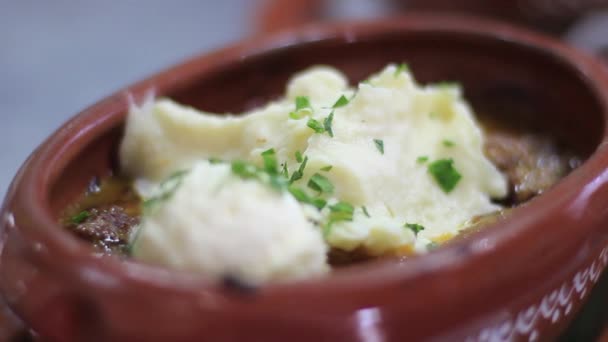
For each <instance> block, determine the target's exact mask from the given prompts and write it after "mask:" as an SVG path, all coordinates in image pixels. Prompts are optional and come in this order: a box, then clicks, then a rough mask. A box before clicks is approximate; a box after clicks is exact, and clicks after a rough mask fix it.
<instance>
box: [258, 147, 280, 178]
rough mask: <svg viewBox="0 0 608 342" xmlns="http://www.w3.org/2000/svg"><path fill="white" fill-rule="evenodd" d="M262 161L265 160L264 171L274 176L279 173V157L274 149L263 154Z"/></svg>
mask: <svg viewBox="0 0 608 342" xmlns="http://www.w3.org/2000/svg"><path fill="white" fill-rule="evenodd" d="M262 159H263V160H264V170H266V171H267V172H268V173H270V174H273V175H274V174H277V173H278V172H279V171H278V163H277V155H276V153H275V152H274V148H271V149H268V150H266V151H264V152H262Z"/></svg>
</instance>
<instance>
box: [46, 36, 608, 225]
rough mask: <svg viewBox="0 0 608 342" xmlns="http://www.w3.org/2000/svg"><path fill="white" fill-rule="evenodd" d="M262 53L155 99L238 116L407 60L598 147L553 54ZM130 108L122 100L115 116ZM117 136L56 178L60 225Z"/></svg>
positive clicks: (520, 47)
mask: <svg viewBox="0 0 608 342" xmlns="http://www.w3.org/2000/svg"><path fill="white" fill-rule="evenodd" d="M260 51H261V52H257V53H256V52H254V53H251V52H248V53H247V54H246V55H244V56H243V55H238V54H233V55H232V56H229V57H227V58H222V59H218V58H215V59H208V60H205V63H200V62H197V61H196V59H195V60H194V61H193V62H191V63H190V66H189V67H188V68H187V69H188V77H185V78H183V79H178V80H177V81H172V83H171V85H170V86H159V87H156V95H157V96H167V97H170V98H173V99H175V100H176V101H178V102H181V103H184V104H188V105H191V106H194V107H196V108H199V109H202V110H207V111H214V112H239V111H242V110H245V109H251V108H253V107H256V106H260V105H262V104H264V103H266V102H267V101H269V100H271V99H274V98H277V97H278V96H280V95H281V94H283V93H284V90H285V85H286V83H287V81H288V79H289V78H290V77H291V76H292V75H293V74H294V73H295V72H298V71H300V70H302V69H304V68H306V67H308V66H312V65H317V64H325V65H331V66H334V67H336V68H338V69H340V70H341V71H343V72H344V73H346V75H347V76H348V77H349V79H350V80H351V83H356V82H358V81H361V80H363V79H365V78H366V77H367V76H369V75H370V74H371V73H374V72H376V71H378V70H380V69H381V68H382V67H384V66H385V65H386V64H387V63H400V62H407V63H408V64H409V66H410V68H411V70H412V71H413V73H414V75H415V77H416V79H417V80H418V81H419V82H421V83H427V82H437V81H455V82H458V83H460V84H461V85H462V88H463V90H464V93H465V97H466V98H467V99H468V100H469V101H470V103H471V104H472V106H473V108H474V110H475V111H476V112H479V113H484V115H491V116H495V117H496V118H498V119H500V120H501V121H504V122H507V123H517V125H519V126H521V125H523V126H525V127H526V128H527V129H529V130H530V131H537V132H542V133H547V134H550V135H552V136H553V137H555V138H556V139H557V140H558V141H559V142H560V143H561V144H562V145H563V146H566V147H567V148H568V149H570V150H572V151H574V152H576V153H577V154H579V155H580V156H582V157H587V156H589V155H590V154H591V153H592V152H593V151H594V150H595V149H596V147H597V145H598V144H599V142H600V140H601V137H602V134H603V131H602V130H603V127H604V126H605V124H604V118H603V116H602V112H601V104H600V103H599V102H598V101H599V100H598V99H597V96H596V94H595V93H594V91H593V88H592V87H591V85H589V84H588V83H587V81H586V77H585V75H584V74H583V73H582V72H581V71H580V70H577V69H576V68H574V67H573V66H572V65H571V64H569V63H567V62H566V61H564V60H563V59H562V58H561V57H560V56H558V55H557V54H555V53H554V52H552V51H551V50H547V49H540V48H537V47H535V46H531V45H526V44H522V43H518V42H514V41H510V40H508V39H500V38H499V39H497V38H496V37H494V36H491V35H487V34H482V33H480V34H473V33H470V32H468V33H467V32H458V31H454V32H451V31H445V30H443V31H442V30H434V31H431V30H428V31H420V32H413V31H398V30H395V31H392V32H391V31H389V32H382V33H374V34H372V33H370V34H361V35H359V36H357V35H355V36H349V35H348V34H343V35H338V36H335V35H334V36H329V37H325V38H323V39H319V38H318V37H316V38H314V39H309V41H305V42H301V43H298V44H293V45H284V44H283V45H280V47H278V48H273V49H270V50H264V49H261V50H260ZM210 64H211V65H210ZM169 73H171V72H169ZM148 86H149V84H147V85H146V87H148ZM154 86H155V85H154V84H153V83H152V87H154ZM140 88H141V87H140ZM132 89H135V88H132ZM132 89H131V90H132ZM143 90H145V89H143V88H141V89H139V90H134V91H135V92H137V91H142V92H143ZM126 110H127V105H126V102H125V104H124V105H123V106H122V107H121V108H120V112H121V114H120V115H121V116H124V115H125V113H126ZM119 121H120V120H119ZM119 121H117V122H119ZM121 134H122V123H120V122H119V123H117V124H116V125H114V126H113V128H111V129H106V130H105V131H103V132H99V134H98V135H97V136H96V137H95V138H94V139H90V140H88V141H86V142H85V146H81V147H80V148H79V151H78V153H77V154H76V155H75V157H74V158H73V159H71V161H70V162H69V163H68V164H67V166H66V167H65V169H63V170H62V171H60V172H59V176H58V177H57V180H56V181H55V182H54V183H53V185H52V187H51V189H52V190H51V191H50V193H49V203H50V204H51V207H52V211H53V213H54V215H55V216H56V217H57V218H59V217H60V216H61V213H62V212H63V211H64V210H65V208H66V207H67V206H68V205H69V204H70V203H73V202H74V201H76V200H77V199H78V198H79V197H80V196H81V195H82V194H83V192H84V191H85V189H86V187H87V184H88V182H89V181H90V180H91V178H93V177H94V176H97V177H103V176H106V175H109V174H112V173H113V172H116V171H117V170H118V163H117V158H116V154H117V153H116V151H117V147H118V145H119V142H120V138H121Z"/></svg>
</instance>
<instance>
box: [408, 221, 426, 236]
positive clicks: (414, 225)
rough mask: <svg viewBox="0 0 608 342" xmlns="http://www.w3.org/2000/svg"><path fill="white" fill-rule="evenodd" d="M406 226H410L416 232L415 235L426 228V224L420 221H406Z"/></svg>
mask: <svg viewBox="0 0 608 342" xmlns="http://www.w3.org/2000/svg"><path fill="white" fill-rule="evenodd" d="M405 228H409V229H410V230H411V231H413V232H414V235H416V236H418V233H420V232H421V231H423V230H424V226H422V225H420V224H418V223H406V224H405Z"/></svg>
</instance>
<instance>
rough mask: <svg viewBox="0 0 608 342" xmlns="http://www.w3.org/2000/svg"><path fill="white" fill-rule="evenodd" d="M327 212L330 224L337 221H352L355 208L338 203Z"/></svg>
mask: <svg viewBox="0 0 608 342" xmlns="http://www.w3.org/2000/svg"><path fill="white" fill-rule="evenodd" d="M329 210H330V215H329V221H330V224H331V223H334V222H339V221H352V220H353V213H354V212H355V208H354V207H353V206H352V205H351V204H350V203H347V202H338V203H336V204H334V205H330V206H329Z"/></svg>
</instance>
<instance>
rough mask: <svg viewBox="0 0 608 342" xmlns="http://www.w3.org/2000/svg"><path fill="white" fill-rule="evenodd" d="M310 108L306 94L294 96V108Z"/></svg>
mask: <svg viewBox="0 0 608 342" xmlns="http://www.w3.org/2000/svg"><path fill="white" fill-rule="evenodd" d="M305 108H311V107H310V100H309V99H308V96H298V97H296V110H300V109H305Z"/></svg>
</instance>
